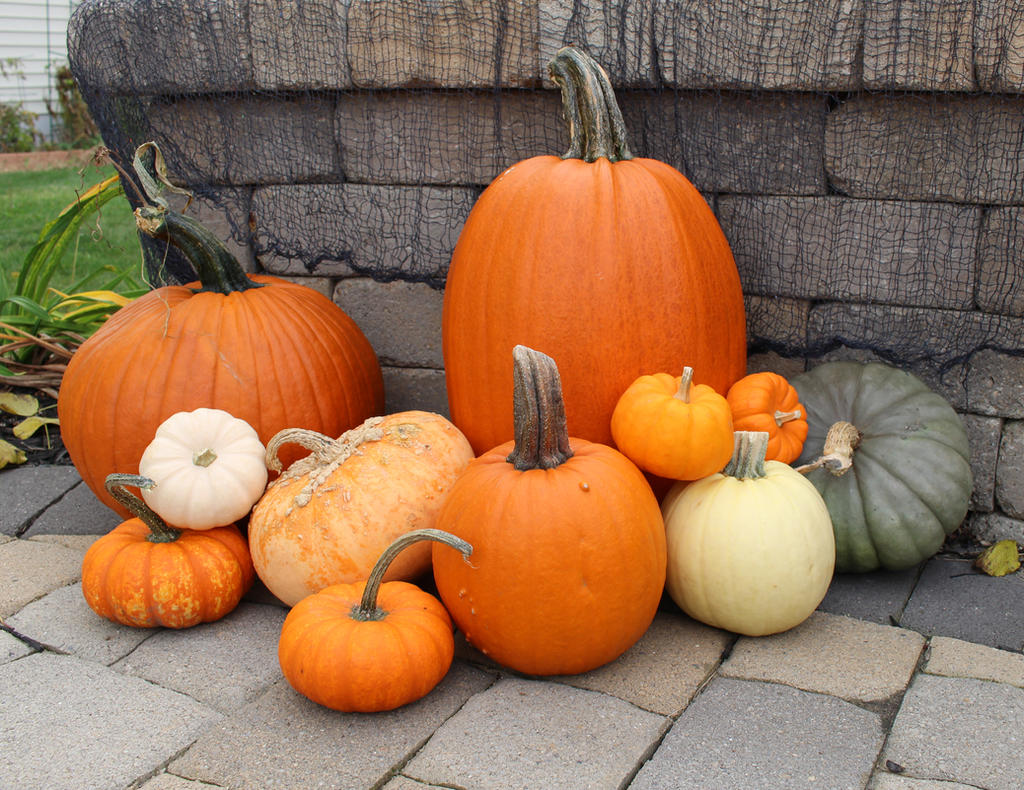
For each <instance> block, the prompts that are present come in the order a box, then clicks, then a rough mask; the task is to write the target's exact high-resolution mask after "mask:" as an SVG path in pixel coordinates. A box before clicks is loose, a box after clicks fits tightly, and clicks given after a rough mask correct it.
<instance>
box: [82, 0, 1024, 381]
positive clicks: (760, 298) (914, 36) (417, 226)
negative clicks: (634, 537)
mask: <svg viewBox="0 0 1024 790" xmlns="http://www.w3.org/2000/svg"><path fill="white" fill-rule="evenodd" d="M1022 21H1024V11H1021V10H1020V7H1019V4H1018V3H1012V2H1010V1H1009V0H1006V2H1001V1H1000V0H987V1H986V2H981V1H980V0H978V1H975V0H964V1H963V2H943V3H926V2H904V1H903V0H872V1H871V2H869V1H868V0H821V2H813V3H810V2H808V3H791V2H777V1H775V0H721V1H718V0H715V1H709V0H677V1H676V2H669V1H668V0H647V1H646V2H642V1H640V0H635V1H630V0H621V1H620V2H600V3H599V2H596V1H593V0H587V1H583V0H576V1H575V2H573V1H572V0H565V1H564V2H516V1H515V0H478V1H474V2H467V1H466V0H462V1H460V2H446V1H444V0H404V1H400V0H292V1H291V2H285V1H284V0H86V1H85V2H83V3H82V5H81V6H80V7H79V8H78V9H77V11H76V13H75V15H74V18H73V20H72V23H71V26H70V31H69V52H70V57H71V66H72V69H73V72H74V74H75V76H76V78H77V80H78V82H79V85H80V87H81V89H82V92H83V94H84V96H85V98H86V100H87V102H88V105H89V107H90V109H91V110H92V112H93V114H94V116H95V119H96V121H97V123H98V125H99V128H100V129H101V131H102V134H103V138H104V140H105V142H106V144H107V145H108V146H109V147H110V148H111V149H112V150H113V151H114V152H115V154H116V156H117V157H118V158H119V159H120V160H121V161H122V162H124V163H127V162H129V161H130V159H131V153H132V151H133V150H134V148H135V146H136V145H138V144H139V143H141V142H144V141H147V140H156V141H157V142H158V143H159V145H160V146H161V148H162V150H163V152H164V154H165V157H166V159H167V161H168V164H169V166H170V169H171V172H172V175H173V177H174V178H175V180H176V181H178V182H180V183H182V184H185V185H187V186H188V187H189V188H190V189H191V190H193V191H194V192H195V193H196V195H197V197H198V199H199V200H198V205H199V206H201V207H205V209H204V210H205V211H206V212H207V214H206V216H208V217H216V218H217V221H218V222H220V223H221V224H222V226H223V229H224V233H225V234H230V235H231V236H232V237H233V238H234V241H235V243H236V244H237V245H238V246H239V247H240V248H243V249H251V250H252V251H253V253H254V255H255V258H254V262H253V265H255V266H258V267H262V268H263V269H266V270H268V271H271V272H276V273H282V274H293V275H294V274H315V275H321V276H327V277H345V276H352V275H356V274H362V275H368V276H370V277H372V278H374V279H376V280H380V281H392V280H396V279H401V280H406V281H411V282H420V283H427V284H429V285H430V286H432V287H434V288H438V289H440V288H443V286H444V279H445V273H446V267H447V265H448V261H449V258H450V255H451V250H452V248H453V247H454V244H455V240H456V239H457V237H458V232H459V229H460V227H461V224H462V222H463V221H464V219H465V217H466V215H467V214H468V212H469V210H470V208H471V207H472V205H473V202H474V200H475V199H476V197H477V196H478V195H479V193H480V191H481V189H482V188H483V187H484V186H485V185H486V184H487V183H489V182H490V180H491V179H493V178H494V177H495V176H496V175H497V174H498V173H500V172H501V171H502V170H503V169H504V168H505V167H507V166H508V165H510V164H513V163H514V162H516V161H517V160H520V159H523V158H526V157H529V156H533V155H536V154H545V153H555V154H558V153H561V152H562V151H563V150H564V148H565V146H566V141H567V139H568V138H567V135H566V131H565V129H564V125H563V121H562V118H561V114H560V107H559V96H558V92H557V91H556V90H555V89H554V86H553V84H552V83H550V81H548V80H547V79H546V76H545V64H546V62H547V60H548V59H549V58H550V57H551V56H552V55H553V54H554V52H555V51H556V50H557V48H558V47H559V46H561V45H563V44H570V43H571V44H575V45H578V46H580V47H582V48H584V49H587V50H588V51H589V52H590V54H592V55H593V56H594V57H595V58H596V59H597V60H598V61H599V62H601V63H602V64H603V65H604V66H605V67H606V68H607V70H608V71H609V74H610V76H611V79H612V82H613V84H614V85H615V86H616V91H617V94H618V97H619V100H620V104H621V105H622V108H623V112H624V114H625V117H626V121H627V125H628V128H629V130H630V134H631V138H630V139H631V145H632V148H633V150H634V153H636V154H638V155H643V156H651V157H655V158H659V159H662V160H664V161H667V162H669V163H671V164H673V165H675V166H676V167H677V168H679V169H680V170H681V171H682V172H683V173H685V174H686V175H687V176H688V177H689V178H690V179H691V180H692V181H693V182H694V183H695V184H696V185H697V187H698V188H699V189H700V190H701V191H702V192H703V193H704V194H705V195H706V196H707V198H708V200H709V202H710V203H711V205H712V207H713V208H714V210H715V212H716V214H717V216H718V217H719V220H720V222H721V224H722V227H723V229H724V230H725V233H726V236H727V237H728V239H729V241H730V244H731V245H732V247H733V251H734V254H735V256H736V260H737V265H738V267H739V270H740V275H741V279H742V282H743V287H744V292H745V293H746V295H747V298H748V316H749V319H748V320H749V330H750V339H751V349H752V350H753V351H757V350H765V349H767V350H773V351H778V352H780V353H782V354H783V355H785V356H811V355H821V354H824V353H826V352H828V351H829V350H831V349H833V348H836V347H839V346H844V347H850V348H854V349H867V350H870V351H871V352H872V353H873V354H875V355H878V356H880V357H882V358H884V359H888V360H891V361H895V362H901V363H906V362H910V363H914V364H917V365H919V366H925V367H928V366H931V368H933V369H934V371H935V372H937V375H938V374H942V373H943V372H945V371H949V370H951V369H952V368H953V366H954V365H955V364H956V363H957V362H960V361H963V360H965V359H967V358H968V357H970V356H971V355H972V354H974V353H976V352H978V351H979V350H985V349H989V350H995V351H999V352H1007V353H1012V354H1017V353H1019V351H1020V350H1021V348H1022V347H1024V343H1022V342H1021V328H1022V320H1021V316H1022V315H1024V288H1022V281H1024V270H1022V268H1021V265H1020V253H1019V252H1018V250H1019V249H1021V243H1020V242H1021V241H1024V164H1022V162H1024V160H1022V154H1024V98H1022V96H1021V91H1022V90H1024V52H1022V51H1021V49H1020V47H1021V44H1020V40H1019V38H1018V37H1017V36H1016V33H1015V30H1017V29H1018V27H1019V25H1020V23H1021V22H1022ZM165 253H166V251H165V250H159V251H157V252H156V253H155V254H153V255H152V256H151V260H152V264H151V271H150V276H151V277H152V278H153V280H154V282H169V281H183V280H185V279H190V278H191V272H190V271H189V270H188V266H187V264H186V263H184V262H183V261H181V260H180V259H178V258H176V257H174V256H173V255H167V254H165Z"/></svg>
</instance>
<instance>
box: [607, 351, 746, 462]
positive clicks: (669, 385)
mask: <svg viewBox="0 0 1024 790" xmlns="http://www.w3.org/2000/svg"><path fill="white" fill-rule="evenodd" d="M692 379H693V368H689V367H687V368H684V369H683V374H682V375H681V376H675V377H673V376H671V375H669V374H668V373H654V374H652V375H647V376H641V377H640V378H638V379H637V380H636V381H634V382H633V383H632V384H630V385H629V388H628V389H627V390H626V391H625V392H624V393H622V397H620V398H619V402H618V403H617V404H616V405H615V411H613V412H612V426H611V427H612V437H613V438H614V439H615V444H616V445H617V446H618V448H619V450H621V451H622V452H623V453H624V454H625V455H626V457H628V458H629V459H630V460H631V461H632V462H633V463H635V464H636V465H637V466H639V467H640V468H641V469H643V470H645V471H648V472H651V473H652V474H655V475H659V476H660V477H666V478H669V479H671V480H699V479H700V478H702V477H707V476H708V475H710V474H714V473H715V472H718V471H720V470H721V469H722V467H723V466H725V465H726V464H727V463H729V458H731V457H732V447H733V438H732V433H733V426H732V413H731V412H730V410H729V404H728V403H727V402H726V400H725V398H724V397H722V396H721V395H719V394H718V393H717V392H715V390H714V389H713V388H712V387H709V386H708V385H706V384H696V385H691V381H692Z"/></svg>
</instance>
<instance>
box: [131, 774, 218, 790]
mask: <svg viewBox="0 0 1024 790" xmlns="http://www.w3.org/2000/svg"><path fill="white" fill-rule="evenodd" d="M211 787H219V785H211V784H207V783H206V782H197V781H195V780H193V779H183V778H181V777H180V776H175V775H174V774H168V773H163V774H157V775H156V776H154V777H153V778H152V779H150V780H149V781H148V782H146V783H145V784H144V785H140V786H139V790H207V789H208V788H211Z"/></svg>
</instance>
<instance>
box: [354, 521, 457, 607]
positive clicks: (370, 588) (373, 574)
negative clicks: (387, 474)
mask: <svg viewBox="0 0 1024 790" xmlns="http://www.w3.org/2000/svg"><path fill="white" fill-rule="evenodd" d="M421 540H435V541H437V542H439V543H444V544H446V545H448V546H451V547H452V548H453V549H458V550H459V551H461V552H462V558H463V559H465V560H468V559H469V555H470V554H472V553H473V547H472V546H471V545H470V544H469V543H467V542H466V541H464V540H463V539H462V538H457V537H455V535H452V534H451V533H450V532H444V531H443V530H440V529H415V530H413V531H412V532H407V533H405V534H404V535H402V536H401V537H399V538H398V539H397V540H395V541H394V543H392V544H391V545H390V546H388V547H387V548H386V549H384V552H383V553H382V554H381V555H380V557H379V558H378V559H377V562H376V563H374V566H373V569H372V570H371V571H370V577H369V578H368V579H367V580H366V587H365V588H364V589H363V597H362V599H361V600H360V602H359V605H358V606H353V607H352V613H351V616H352V619H353V620H359V621H360V622H365V621H367V620H383V619H384V618H385V617H387V614H388V613H387V612H386V611H384V610H383V609H380V608H378V606H377V593H378V592H379V591H380V585H381V581H382V580H383V579H384V574H385V573H387V570H388V568H389V567H390V566H391V563H392V561H394V559H395V557H397V556H398V555H399V554H400V553H401V552H402V550H403V549H405V548H406V547H408V546H411V545H412V544H413V543H417V542H419V541H421Z"/></svg>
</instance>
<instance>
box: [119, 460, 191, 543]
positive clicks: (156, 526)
mask: <svg viewBox="0 0 1024 790" xmlns="http://www.w3.org/2000/svg"><path fill="white" fill-rule="evenodd" d="M155 485H156V483H154V482H153V481H152V480H150V479H149V478H148V477H143V476H142V475H126V474H117V473H115V474H110V475H107V479H106V480H104V481H103V486H104V488H106V489H107V491H108V492H109V493H110V495H111V496H112V497H114V499H116V500H117V501H118V502H120V503H121V504H122V505H124V506H125V507H126V508H128V511H129V512H130V513H131V514H132V515H133V516H135V518H137V519H139V520H140V521H142V522H143V523H144V524H145V525H146V526H147V527H149V537H147V538H146V540H148V541H149V542H150V543H173V542H174V541H176V540H177V539H178V538H180V537H181V530H180V529H175V528H174V527H171V526H168V524H167V522H166V521H164V520H163V519H162V518H160V516H159V515H157V513H156V511H155V510H153V509H152V508H151V507H150V506H149V505H147V504H146V503H145V502H143V501H142V500H141V499H139V497H137V496H135V494H133V493H132V492H131V491H129V490H128V489H127V488H125V486H134V487H135V488H145V489H150V488H153V486H155Z"/></svg>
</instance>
